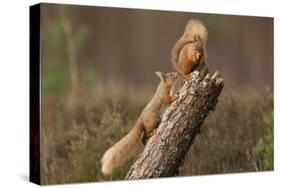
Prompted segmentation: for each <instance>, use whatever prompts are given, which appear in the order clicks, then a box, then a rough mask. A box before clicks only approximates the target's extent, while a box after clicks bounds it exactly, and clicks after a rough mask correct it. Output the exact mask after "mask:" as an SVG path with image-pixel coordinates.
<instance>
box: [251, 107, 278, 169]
mask: <svg viewBox="0 0 281 188" xmlns="http://www.w3.org/2000/svg"><path fill="white" fill-rule="evenodd" d="M264 123H265V124H266V125H267V132H266V135H265V136H264V137H262V138H260V139H259V140H258V143H257V145H256V148H255V151H256V153H257V155H258V157H260V160H261V161H262V164H263V169H264V170H272V169H273V158H274V156H273V154H274V153H273V125H274V116H273V112H269V113H268V114H265V116H264Z"/></svg>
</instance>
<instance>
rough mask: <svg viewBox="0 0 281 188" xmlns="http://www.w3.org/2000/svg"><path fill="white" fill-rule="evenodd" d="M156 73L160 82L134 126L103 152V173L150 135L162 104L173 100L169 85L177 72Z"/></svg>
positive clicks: (110, 169)
mask: <svg viewBox="0 0 281 188" xmlns="http://www.w3.org/2000/svg"><path fill="white" fill-rule="evenodd" d="M156 75H157V76H158V77H159V78H160V79H161V82H160V84H159V85H158V87H157V90H156V92H155V94H154V96H153V97H152V99H151V100H150V102H149V103H148V104H147V105H146V107H145V108H144V109H143V111H142V113H141V115H140V116H139V118H138V120H137V121H136V124H135V126H134V127H133V129H131V131H130V132H129V133H128V134H127V135H126V136H125V137H123V138H122V139H121V140H120V141H119V142H117V143H116V144H115V145H113V146H112V147H111V148H109V149H108V150H107V151H106V152H105V153H104V155H103V157H102V159H101V163H102V172H103V173H104V174H110V173H111V172H112V170H113V169H114V168H115V167H117V166H119V165H120V164H121V163H122V162H123V161H124V160H125V159H126V157H127V156H128V154H129V153H130V152H131V151H132V150H133V149H134V148H135V146H136V145H137V144H138V143H140V141H141V139H142V137H145V138H146V139H147V138H149V137H151V136H152V134H153V132H154V130H155V128H156V126H157V119H158V116H159V111H160V109H161V106H162V104H164V103H171V102H172V101H174V100H175V96H171V87H172V86H173V84H174V83H175V81H176V80H177V76H178V74H177V72H171V73H166V74H164V73H162V72H156Z"/></svg>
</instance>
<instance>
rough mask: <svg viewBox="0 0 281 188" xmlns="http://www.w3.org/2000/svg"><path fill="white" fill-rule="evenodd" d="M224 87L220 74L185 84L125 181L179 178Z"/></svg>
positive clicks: (195, 79) (197, 77) (193, 78)
mask: <svg viewBox="0 0 281 188" xmlns="http://www.w3.org/2000/svg"><path fill="white" fill-rule="evenodd" d="M222 88H223V79H222V78H221V77H220V75H219V73H217V72H216V73H215V74H214V75H213V76H212V77H211V78H210V77H209V74H208V75H207V76H206V77H205V78H204V79H201V78H200V76H199V73H198V72H194V73H193V74H192V79H191V80H189V81H185V83H184V84H183V86H182V87H181V89H180V90H179V91H178V92H177V94H176V96H177V99H176V100H175V101H174V102H173V103H171V104H170V105H169V106H168V107H167V108H166V110H165V112H164V114H163V116H162V118H161V121H160V123H159V127H158V129H157V130H156V132H155V134H154V135H153V136H152V137H151V138H150V139H149V140H148V142H147V144H146V145H145V148H144V150H143V152H142V153H141V154H140V155H139V157H138V159H137V160H136V162H135V163H134V164H133V165H132V166H131V168H130V170H129V172H128V173H127V176H126V179H142V178H155V177H169V176H176V175H178V172H179V171H178V169H179V167H180V166H181V165H182V164H183V162H184V158H185V155H186V153H187V152H188V150H189V148H190V147H191V145H192V144H193V140H194V138H195V136H196V135H197V133H198V132H199V131H200V127H201V125H202V124H203V122H204V120H205V118H206V117H207V115H208V114H209V112H210V111H211V110H214V109H215V106H216V104H217V102H218V97H219V95H220V93H221V90H222Z"/></svg>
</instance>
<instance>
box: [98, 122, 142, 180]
mask: <svg viewBox="0 0 281 188" xmlns="http://www.w3.org/2000/svg"><path fill="white" fill-rule="evenodd" d="M143 129H144V128H143V126H142V123H141V122H140V121H139V120H138V121H137V123H136V125H135V126H134V127H133V129H132V130H131V131H130V132H129V133H128V134H127V135H126V136H125V137H123V138H122V139H121V140H120V141H119V142H117V143H116V144H115V145H113V146H112V147H111V148H109V149H108V150H107V151H106V152H105V153H104V155H103V157H102V159H101V163H102V172H103V174H105V175H106V174H110V173H111V172H112V170H113V169H114V168H115V167H117V166H118V165H120V164H121V163H122V162H123V161H124V160H125V159H126V157H127V156H128V154H129V153H130V152H131V151H132V150H133V149H134V147H135V146H136V145H137V144H138V142H140V140H141V136H142V133H143Z"/></svg>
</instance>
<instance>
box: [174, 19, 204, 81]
mask: <svg viewBox="0 0 281 188" xmlns="http://www.w3.org/2000/svg"><path fill="white" fill-rule="evenodd" d="M207 37H208V31H207V29H206V27H205V26H204V24H203V23H202V22H201V21H199V20H197V19H193V20H190V21H189V22H188V23H187V25H186V27H185V31H184V33H183V35H182V37H181V38H180V39H179V40H178V41H177V42H176V44H175V45H174V47H173V49H172V55H171V56H172V64H173V66H174V67H175V69H176V70H177V71H178V72H180V73H181V74H183V77H184V78H185V79H186V80H189V79H190V73H192V72H193V71H194V70H195V69H196V68H197V67H198V66H199V65H200V62H202V61H201V59H202V57H204V61H203V64H204V66H205V67H204V69H206V70H204V71H208V67H207V66H206V63H207V58H206V55H207V54H206V42H207ZM204 74H205V73H204Z"/></svg>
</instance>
